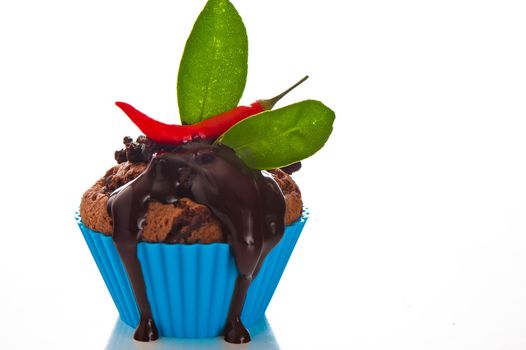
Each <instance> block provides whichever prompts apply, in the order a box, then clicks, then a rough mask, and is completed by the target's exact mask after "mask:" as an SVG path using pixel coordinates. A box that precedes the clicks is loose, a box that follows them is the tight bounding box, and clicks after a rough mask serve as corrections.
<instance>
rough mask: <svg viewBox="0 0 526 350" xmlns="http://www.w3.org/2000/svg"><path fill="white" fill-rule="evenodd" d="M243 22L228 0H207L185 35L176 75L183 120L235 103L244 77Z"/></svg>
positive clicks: (190, 121)
mask: <svg viewBox="0 0 526 350" xmlns="http://www.w3.org/2000/svg"><path fill="white" fill-rule="evenodd" d="M247 62H248V38H247V33H246V29H245V25H244V24H243V21H242V20H241V17H240V16H239V14H238V12H237V11H236V9H235V8H234V6H233V5H232V4H231V3H230V1H228V0H209V1H208V2H207V4H206V5H205V7H204V9H203V11H202V12H201V14H200V15H199V17H198V18H197V20H196V22H195V24H194V27H193V29H192V32H191V33H190V36H189V37H188V40H187V42H186V46H185V49H184V52H183V57H182V59H181V64H180V66H179V74H178V77H177V100H178V103H179V113H180V115H181V121H182V122H183V123H184V124H194V123H197V122H199V121H201V120H204V119H207V118H209V117H211V116H214V115H216V114H219V113H221V112H224V111H227V110H229V109H232V108H234V107H236V106H237V104H238V102H239V99H240V98H241V95H242V94H243V90H244V88H245V83H246V79H247Z"/></svg>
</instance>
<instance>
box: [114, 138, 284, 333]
mask: <svg viewBox="0 0 526 350" xmlns="http://www.w3.org/2000/svg"><path fill="white" fill-rule="evenodd" d="M182 197H189V198H191V199H193V200H194V201H195V202H197V203H201V204H204V205H206V206H208V207H209V208H210V209H211V210H212V212H213V213H214V214H215V215H216V217H217V218H218V219H219V220H220V222H221V223H222V225H223V228H224V229H225V232H226V233H227V241H228V243H229V245H230V250H231V252H232V254H233V256H234V259H235V262H236V265H237V268H238V271H239V275H238V278H237V280H236V286H235V289H234V294H233V296H232V301H231V304H230V310H229V313H228V317H227V321H226V324H225V329H224V337H225V340H226V341H228V342H230V343H246V342H248V341H250V334H249V333H248V331H247V329H246V328H245V327H244V325H243V324H242V322H241V311H242V309H243V304H244V303H245V298H246V294H247V290H248V288H249V286H250V283H251V282H252V280H253V279H254V278H255V277H256V275H257V274H258V272H259V269H260V268H261V265H262V263H263V260H264V259H265V257H266V256H267V254H268V253H269V252H270V250H271V249H272V248H273V247H274V246H275V245H276V244H277V243H278V242H279V241H280V239H281V237H282V236H283V232H284V215H285V200H284V198H283V193H282V192H281V190H280V188H279V186H278V185H277V183H276V182H275V181H274V179H273V178H272V176H271V175H270V174H268V173H266V172H264V171H263V172H262V171H256V170H252V169H249V168H248V167H246V165H245V164H244V163H243V162H242V161H241V160H240V159H239V158H238V157H237V156H236V155H235V153H234V151H232V150H231V149H230V148H228V147H225V146H221V145H219V146H216V145H209V144H205V143H198V142H191V143H188V144H185V145H182V146H180V147H178V148H177V149H175V150H174V151H173V152H170V153H163V154H160V155H157V156H155V157H154V158H152V160H151V161H150V163H149V164H148V167H147V168H146V170H145V171H144V173H142V174H141V175H140V176H139V177H137V178H136V179H135V180H133V181H132V182H129V183H128V184H127V185H125V186H123V187H121V188H120V189H118V190H116V191H115V192H114V193H112V195H111V197H110V199H109V201H108V210H109V212H110V215H111V216H112V219H113V241H114V242H115V245H116V246H117V250H118V252H119V255H120V257H121V260H122V262H123V264H124V266H125V268H126V271H127V273H128V277H129V279H130V282H131V284H132V288H133V292H134V295H135V300H136V301H137V305H138V307H139V313H140V322H139V325H138V327H137V329H136V331H135V335H134V338H135V339H136V340H139V341H150V340H155V339H157V338H158V335H157V329H156V326H155V323H154V321H153V317H152V311H151V308H150V304H149V302H148V299H147V297H146V287H145V283H144V277H143V274H142V270H141V265H140V263H139V260H138V258H137V244H138V242H139V241H140V240H141V233H142V225H143V223H144V220H145V215H146V209H147V204H148V201H150V200H155V201H159V202H162V203H175V202H177V200H178V198H182Z"/></svg>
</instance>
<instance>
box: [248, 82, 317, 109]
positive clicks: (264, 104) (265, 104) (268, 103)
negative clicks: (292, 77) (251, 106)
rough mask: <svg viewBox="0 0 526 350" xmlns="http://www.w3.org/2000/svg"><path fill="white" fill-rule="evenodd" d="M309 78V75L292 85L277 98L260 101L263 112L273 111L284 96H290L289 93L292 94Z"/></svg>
mask: <svg viewBox="0 0 526 350" xmlns="http://www.w3.org/2000/svg"><path fill="white" fill-rule="evenodd" d="M308 78H309V76H308V75H306V76H304V77H303V78H302V79H301V80H300V81H298V82H297V83H296V84H294V85H292V86H291V87H289V88H288V89H287V90H285V91H283V92H282V93H281V94H279V95H277V96H274V97H272V98H269V99H267V100H258V102H259V104H260V105H261V107H263V110H265V111H268V110H270V109H272V108H273V107H274V105H275V104H276V103H277V102H278V101H279V100H281V98H282V97H283V96H285V95H286V94H288V93H289V92H291V91H292V90H294V89H295V88H296V87H297V86H298V85H300V84H301V83H303V82H304V81H305V80H307V79H308Z"/></svg>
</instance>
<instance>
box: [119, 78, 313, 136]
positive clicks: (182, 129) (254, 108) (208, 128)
mask: <svg viewBox="0 0 526 350" xmlns="http://www.w3.org/2000/svg"><path fill="white" fill-rule="evenodd" d="M307 78H308V76H305V77H304V78H303V79H301V80H300V81H299V82H297V83H296V84H294V85H293V86H291V87H290V88H288V89H287V90H285V91H284V92H282V93H281V94H279V95H278V96H276V97H273V98H271V99H268V100H257V101H256V102H254V103H252V104H251V105H250V106H238V107H236V108H233V109H231V110H229V111H227V112H223V113H221V114H218V115H216V116H214V117H211V118H208V119H205V120H203V121H200V122H199V123H195V124H190V125H175V124H165V123H162V122H160V121H157V120H155V119H153V118H150V117H149V116H147V115H146V114H144V113H142V112H141V111H139V110H137V109H135V108H134V107H133V106H131V105H129V104H128V103H125V102H116V103H115V104H116V105H117V106H118V107H119V108H120V109H122V111H123V112H124V113H126V115H127V116H128V117H129V118H130V119H131V121H132V122H134V123H135V125H137V126H138V127H139V129H140V130H141V131H142V132H143V133H144V134H145V135H146V136H148V137H149V138H151V139H152V140H154V141H155V142H158V143H161V144H167V145H177V144H180V143H183V142H185V141H190V140H192V139H193V138H194V137H196V136H198V137H200V138H203V139H205V138H217V137H219V136H221V135H222V134H223V133H224V132H225V131H227V130H228V129H230V128H231V127H232V126H234V125H235V124H237V123H238V122H240V121H241V120H243V119H245V118H248V117H250V116H251V115H254V114H257V113H261V112H263V111H266V110H269V109H272V107H274V105H275V104H276V102H278V101H279V100H280V99H281V98H282V97H283V96H285V95H286V94H287V93H289V92H290V91H291V90H292V89H294V88H295V87H296V86H298V85H299V84H301V83H303V82H304V81H305V80H307Z"/></svg>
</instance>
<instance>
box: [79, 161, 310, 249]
mask: <svg viewBox="0 0 526 350" xmlns="http://www.w3.org/2000/svg"><path fill="white" fill-rule="evenodd" d="M145 169H146V164H145V163H130V162H123V163H121V164H118V165H116V166H114V167H113V168H111V169H109V170H108V171H107V172H106V174H105V175H104V176H103V177H102V178H101V179H100V180H99V181H97V182H96V183H95V184H94V185H93V186H92V187H90V188H89V189H88V190H87V191H86V193H84V195H83V196H82V200H81V203H80V216H81V218H82V221H83V223H84V225H86V226H87V227H89V228H91V229H92V230H94V231H98V232H102V233H104V234H106V235H111V232H112V222H111V217H110V216H109V215H108V210H107V204H108V198H109V196H110V194H111V193H112V192H113V191H114V190H116V189H117V188H119V187H121V186H122V185H124V184H126V183H128V182H130V181H132V180H133V179H135V178H136V177H137V176H139V175H140V174H141V173H142V172H143V171H144V170H145ZM269 173H270V174H271V175H272V176H273V177H274V179H275V180H276V182H277V183H278V185H279V187H280V188H281V190H282V192H283V194H284V196H285V204H286V212H285V225H290V224H291V223H293V222H294V221H296V220H297V219H298V218H299V217H300V216H301V212H302V207H303V204H302V201H301V193H300V190H299V188H298V186H297V185H296V183H295V182H294V181H293V180H292V178H291V177H290V176H289V175H288V174H287V173H285V172H284V171H282V170H279V169H276V170H271V171H269ZM142 239H143V240H144V241H148V242H167V243H212V242H225V241H226V238H225V235H224V233H223V230H222V228H221V224H220V222H219V221H218V220H217V218H216V217H215V216H214V215H213V213H212V212H211V211H210V209H208V207H207V206H205V205H202V204H198V203H195V202H194V201H192V200H191V199H189V198H181V199H179V200H178V201H177V203H175V204H163V203H159V202H155V201H152V202H150V203H149V204H148V208H147V212H146V220H145V224H144V227H143V232H142Z"/></svg>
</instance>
